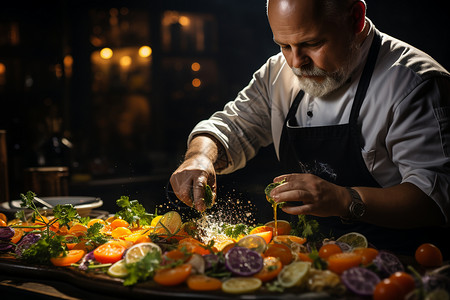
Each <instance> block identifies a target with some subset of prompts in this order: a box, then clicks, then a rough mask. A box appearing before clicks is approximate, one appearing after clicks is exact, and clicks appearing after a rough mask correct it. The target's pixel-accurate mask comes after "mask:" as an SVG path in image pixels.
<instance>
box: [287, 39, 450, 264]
mask: <svg viewBox="0 0 450 300" xmlns="http://www.w3.org/2000/svg"><path fill="white" fill-rule="evenodd" d="M380 45H381V37H380V35H379V34H378V33H375V36H374V39H373V42H372V45H371V47H370V50H369V54H368V57H367V62H366V65H365V66H364V70H363V73H362V75H361V79H360V81H359V83H358V88H357V90H356V94H355V99H354V101H353V105H352V109H351V113H350V118H349V122H348V123H347V124H339V125H332V126H318V127H299V126H298V124H297V122H296V119H295V114H296V112H297V110H298V106H299V104H300V102H301V100H302V98H303V96H304V92H303V91H300V92H299V94H298V95H297V97H296V98H295V100H294V102H293V104H292V106H291V108H290V109H289V112H288V115H287V117H286V120H285V122H284V125H283V131H282V134H281V139H280V163H281V164H282V166H283V167H284V171H285V172H286V173H312V174H314V175H317V176H319V177H321V178H322V179H325V180H327V181H329V182H332V183H335V184H337V185H340V186H366V187H380V185H379V184H378V183H377V182H376V180H375V179H374V178H373V177H372V175H371V174H370V172H369V170H368V169H367V167H366V165H365V162H364V159H363V157H362V155H361V145H360V136H361V133H360V128H359V126H358V124H357V121H358V116H359V111H360V108H361V106H362V103H363V101H364V98H365V95H366V92H367V88H368V86H369V83H370V79H371V76H372V73H373V69H374V67H375V63H376V60H377V56H378V52H379V48H380ZM308 217H310V218H314V219H316V220H317V221H318V222H319V226H320V231H321V233H323V234H324V235H325V236H327V237H335V238H338V237H339V236H341V235H343V234H345V233H348V232H352V231H356V232H360V233H362V234H364V235H365V236H366V237H367V239H368V241H369V242H370V243H371V244H373V246H375V247H376V248H379V249H385V250H391V251H394V252H395V253H398V254H405V255H411V254H413V253H414V251H415V250H416V248H417V247H418V246H419V245H420V244H421V243H422V242H423V241H424V240H427V241H428V242H433V241H430V231H431V232H433V231H434V232H436V231H435V230H437V229H438V228H433V229H431V230H425V229H414V230H410V229H408V230H399V229H391V228H385V227H380V226H375V225H372V224H368V223H364V222H354V223H352V224H344V223H342V221H341V219H340V218H339V217H325V218H324V217H315V216H308ZM292 219H293V221H294V220H297V216H293V218H292ZM439 230H440V228H439ZM441 232H442V231H441ZM444 236H445V235H444ZM442 237H443V236H441V241H442V239H443V238H442ZM436 245H437V243H436ZM441 249H443V248H441Z"/></svg>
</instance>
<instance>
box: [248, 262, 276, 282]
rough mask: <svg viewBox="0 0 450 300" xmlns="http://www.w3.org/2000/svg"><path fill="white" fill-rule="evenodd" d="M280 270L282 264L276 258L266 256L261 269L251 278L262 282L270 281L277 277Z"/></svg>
mask: <svg viewBox="0 0 450 300" xmlns="http://www.w3.org/2000/svg"><path fill="white" fill-rule="evenodd" d="M282 268H283V264H282V263H281V261H280V259H279V258H278V257H272V256H267V257H264V266H263V268H262V269H261V271H259V272H258V273H256V274H255V275H253V277H256V278H259V279H261V281H262V282H267V281H271V280H272V279H274V278H275V277H277V276H278V273H280V271H281V269H282Z"/></svg>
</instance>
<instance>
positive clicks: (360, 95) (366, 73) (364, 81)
mask: <svg viewBox="0 0 450 300" xmlns="http://www.w3.org/2000/svg"><path fill="white" fill-rule="evenodd" d="M380 47H381V36H380V34H379V33H378V32H377V31H375V35H374V37H373V41H372V45H371V46H370V49H369V54H368V55H367V62H366V65H365V66H364V70H363V72H362V74H361V79H360V80H359V83H358V88H357V89H356V94H355V99H354V103H353V106H352V110H351V112H350V119H349V123H350V124H351V125H355V124H356V122H357V120H358V116H359V110H360V108H361V105H362V103H363V101H364V98H365V97H366V92H367V89H368V88H369V83H370V79H371V78H372V73H373V70H374V69H375V63H376V61H377V57H378V52H379V51H380ZM352 127H353V128H355V127H354V126H352Z"/></svg>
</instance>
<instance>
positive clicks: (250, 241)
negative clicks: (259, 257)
mask: <svg viewBox="0 0 450 300" xmlns="http://www.w3.org/2000/svg"><path fill="white" fill-rule="evenodd" d="M236 246H238V247H244V248H247V249H250V250H254V251H256V252H258V253H264V251H266V249H267V243H266V240H265V239H264V238H263V237H262V236H259V235H256V234H250V235H246V236H244V237H243V238H241V239H240V240H239V241H238V242H237V243H236Z"/></svg>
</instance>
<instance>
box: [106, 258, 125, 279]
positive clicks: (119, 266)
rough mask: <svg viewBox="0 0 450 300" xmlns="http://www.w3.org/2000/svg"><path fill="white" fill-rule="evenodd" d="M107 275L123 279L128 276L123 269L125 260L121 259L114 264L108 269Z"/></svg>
mask: <svg viewBox="0 0 450 300" xmlns="http://www.w3.org/2000/svg"><path fill="white" fill-rule="evenodd" d="M107 274H108V275H109V276H111V277H116V278H124V277H126V276H127V275H128V271H127V268H126V267H125V260H124V259H121V260H119V261H117V262H115V263H114V264H113V265H112V266H111V267H109V269H108V271H107Z"/></svg>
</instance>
